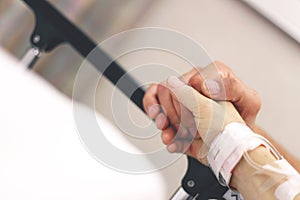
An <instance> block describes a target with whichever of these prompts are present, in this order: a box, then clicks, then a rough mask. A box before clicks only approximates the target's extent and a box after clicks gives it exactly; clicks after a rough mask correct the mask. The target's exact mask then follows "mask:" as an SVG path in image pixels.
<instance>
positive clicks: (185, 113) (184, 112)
mask: <svg viewBox="0 0 300 200" xmlns="http://www.w3.org/2000/svg"><path fill="white" fill-rule="evenodd" d="M173 105H174V107H175V110H176V112H177V113H178V115H179V116H180V121H181V123H180V126H181V127H184V128H185V129H186V130H187V131H188V135H184V136H185V137H196V138H199V137H200V135H199V134H197V133H198V132H197V127H196V124H195V121H194V118H193V114H192V113H191V111H189V110H188V109H187V108H186V107H184V106H182V105H180V103H179V102H178V101H177V100H176V99H174V98H173ZM180 136H181V137H183V135H182V134H181V135H180Z"/></svg>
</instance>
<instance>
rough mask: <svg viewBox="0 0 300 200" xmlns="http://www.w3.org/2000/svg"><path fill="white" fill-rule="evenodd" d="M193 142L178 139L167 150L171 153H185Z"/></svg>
mask: <svg viewBox="0 0 300 200" xmlns="http://www.w3.org/2000/svg"><path fill="white" fill-rule="evenodd" d="M191 144H192V142H191V141H187V140H176V141H174V142H172V143H171V144H169V145H168V146H167V150H168V151H169V152H170V153H185V152H187V151H188V149H189V147H190V145H191Z"/></svg>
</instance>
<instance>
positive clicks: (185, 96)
mask: <svg viewBox="0 0 300 200" xmlns="http://www.w3.org/2000/svg"><path fill="white" fill-rule="evenodd" d="M167 84H168V86H169V87H170V88H171V89H172V94H174V95H175V97H176V98H177V99H178V101H179V102H180V103H181V104H183V106H185V107H186V108H187V109H188V110H190V111H191V112H192V113H193V115H194V116H199V114H200V109H199V107H200V106H201V105H207V104H210V103H211V102H212V101H211V100H210V99H208V98H207V97H205V96H203V95H201V94H200V93H199V92H198V91H196V90H195V89H194V88H192V87H190V86H188V85H185V84H184V83H183V82H182V81H180V80H179V79H178V78H176V77H174V76H173V77H170V78H169V79H168V81H167Z"/></svg>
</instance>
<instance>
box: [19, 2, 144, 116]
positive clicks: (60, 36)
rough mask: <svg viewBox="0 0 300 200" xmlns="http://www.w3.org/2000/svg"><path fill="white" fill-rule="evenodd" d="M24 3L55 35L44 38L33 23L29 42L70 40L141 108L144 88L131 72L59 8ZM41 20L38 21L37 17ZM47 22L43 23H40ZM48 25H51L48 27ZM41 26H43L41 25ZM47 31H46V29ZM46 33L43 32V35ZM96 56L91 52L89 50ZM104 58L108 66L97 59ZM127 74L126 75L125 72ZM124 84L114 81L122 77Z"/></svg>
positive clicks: (47, 45) (46, 44) (43, 44)
mask: <svg viewBox="0 0 300 200" xmlns="http://www.w3.org/2000/svg"><path fill="white" fill-rule="evenodd" d="M23 1H24V2H25V3H27V4H28V5H29V6H30V7H31V9H32V10H33V11H34V13H35V15H36V18H37V19H36V20H37V22H38V23H37V26H46V27H45V29H48V30H50V31H52V32H53V33H55V34H56V35H55V37H52V38H51V39H52V41H44V40H43V36H44V35H45V34H46V33H42V32H40V33H39V32H38V31H41V29H40V28H39V27H36V29H35V32H34V34H33V35H32V37H31V41H32V43H33V44H34V45H35V46H37V47H39V48H40V49H41V50H44V51H50V50H52V47H54V46H55V45H56V44H59V43H61V42H67V43H69V44H70V45H71V46H72V47H73V48H74V49H76V50H77V52H79V53H80V54H81V55H82V56H83V57H84V58H87V59H88V60H89V61H90V62H91V63H92V64H93V65H94V66H95V67H96V68H97V70H99V72H101V73H102V74H103V75H105V76H106V77H107V78H108V79H109V80H110V81H111V82H112V83H113V84H114V85H117V87H118V88H119V89H120V90H121V91H122V92H123V93H124V94H125V95H126V96H127V97H128V98H130V99H131V100H132V101H133V102H134V103H135V105H137V106H138V107H139V108H140V109H141V110H143V111H144V108H143V103H142V100H143V96H144V94H145V92H144V90H143V89H142V88H140V87H139V84H138V83H137V82H136V81H135V79H134V78H132V77H131V76H130V75H128V74H126V71H124V69H123V68H122V67H121V66H120V65H119V64H118V63H117V62H115V61H113V60H112V59H111V58H110V57H109V56H108V55H107V54H106V53H105V52H104V51H103V50H102V49H100V48H99V47H97V45H96V44H95V42H93V41H92V40H91V39H90V38H89V37H88V36H87V35H86V34H84V33H83V32H82V31H81V30H80V29H78V28H77V27H76V26H75V25H74V24H73V23H72V22H70V21H69V20H67V19H66V18H65V17H64V16H63V15H61V13H60V12H58V11H57V10H56V9H55V8H54V7H53V6H52V5H51V4H50V3H48V2H47V1H44V0H23ZM38 20H41V21H38ZM40 23H46V24H44V25H43V24H40ZM49 26H50V27H49ZM42 30H44V29H42ZM46 32H47V31H46ZM48 32H49V31H48ZM36 35H39V36H40V37H41V41H40V42H38V43H36V42H34V36H36ZM45 37H46V36H45ZM91 52H92V53H93V54H94V55H97V56H93V55H92V56H91V55H89V54H90V53H91ZM99 60H101V61H104V62H105V63H110V64H109V66H108V67H106V66H104V65H102V64H103V63H99V62H98V61H99ZM125 74H126V75H125ZM124 75H125V76H124ZM121 77H122V80H123V81H124V82H125V83H126V84H117V82H118V81H119V80H120V79H121Z"/></svg>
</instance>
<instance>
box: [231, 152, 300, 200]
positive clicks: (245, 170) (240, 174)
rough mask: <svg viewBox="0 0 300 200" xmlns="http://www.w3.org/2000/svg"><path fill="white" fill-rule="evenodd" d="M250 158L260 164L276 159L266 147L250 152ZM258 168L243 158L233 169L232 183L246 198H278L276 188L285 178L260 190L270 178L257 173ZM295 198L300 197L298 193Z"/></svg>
mask: <svg viewBox="0 0 300 200" xmlns="http://www.w3.org/2000/svg"><path fill="white" fill-rule="evenodd" d="M249 156H250V158H251V159H252V160H253V161H254V162H256V163H257V164H259V165H266V164H270V163H272V162H274V161H275V160H276V159H275V157H274V156H273V155H272V153H271V152H270V151H269V150H267V149H266V148H265V147H258V148H257V149H255V150H253V151H251V152H249ZM256 172H257V169H255V168H254V167H252V166H251V165H250V164H249V163H248V162H247V161H246V159H245V158H242V159H241V160H240V162H239V163H238V164H237V166H236V167H235V169H234V171H233V176H232V179H231V182H230V185H231V186H232V187H234V188H236V189H237V190H238V191H239V192H240V193H241V194H242V195H243V197H244V198H245V199H276V197H275V190H276V188H277V187H278V185H280V184H281V183H283V182H284V181H285V180H284V179H282V180H280V181H278V182H276V183H274V184H273V185H271V186H270V188H267V189H266V190H265V191H260V190H261V188H262V186H263V185H264V183H266V181H268V180H269V179H270V177H269V176H267V175H266V174H257V173H256ZM294 199H296V200H297V199H300V195H299V194H298V195H297V196H296V197H295V198H294Z"/></svg>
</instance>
